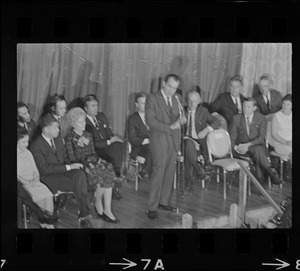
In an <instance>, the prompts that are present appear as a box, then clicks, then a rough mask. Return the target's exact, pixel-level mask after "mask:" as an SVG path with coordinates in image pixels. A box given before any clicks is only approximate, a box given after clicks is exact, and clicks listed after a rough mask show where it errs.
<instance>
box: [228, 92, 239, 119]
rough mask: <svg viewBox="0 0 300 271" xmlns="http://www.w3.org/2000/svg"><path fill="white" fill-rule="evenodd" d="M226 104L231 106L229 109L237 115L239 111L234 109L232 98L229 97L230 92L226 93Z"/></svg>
mask: <svg viewBox="0 0 300 271" xmlns="http://www.w3.org/2000/svg"><path fill="white" fill-rule="evenodd" d="M227 93H228V94H227V104H230V105H231V108H232V109H233V111H234V114H237V113H238V112H239V111H238V109H237V108H236V106H235V104H234V102H233V100H232V98H231V95H230V92H227Z"/></svg>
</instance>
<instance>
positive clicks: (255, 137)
mask: <svg viewBox="0 0 300 271" xmlns="http://www.w3.org/2000/svg"><path fill="white" fill-rule="evenodd" d="M229 133H230V138H231V144H232V148H233V147H234V146H235V145H238V144H240V143H241V144H244V143H248V142H251V143H252V144H253V145H264V144H265V137H266V118H265V116H264V115H262V114H260V113H258V112H254V116H253V119H252V123H251V126H250V130H249V136H248V134H247V126H246V120H245V115H244V114H239V115H235V116H234V117H233V121H232V122H231V123H230V126H229Z"/></svg>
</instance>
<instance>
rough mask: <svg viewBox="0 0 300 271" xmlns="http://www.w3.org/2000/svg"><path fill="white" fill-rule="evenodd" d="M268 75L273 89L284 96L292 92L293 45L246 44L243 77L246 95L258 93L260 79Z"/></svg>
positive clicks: (243, 58)
mask: <svg viewBox="0 0 300 271" xmlns="http://www.w3.org/2000/svg"><path fill="white" fill-rule="evenodd" d="M264 73H268V74H270V75H271V76H272V79H273V88H274V89H276V90H278V91H279V92H280V93H281V95H282V96H284V95H285V94H287V93H291V92H292V44H291V43H244V44H243V52H242V59H241V75H242V76H243V77H244V95H246V96H252V94H255V93H257V91H259V89H258V85H257V84H258V80H259V77H260V76H261V75H262V74H264Z"/></svg>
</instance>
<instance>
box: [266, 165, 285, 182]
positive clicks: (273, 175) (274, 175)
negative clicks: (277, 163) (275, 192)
mask: <svg viewBox="0 0 300 271" xmlns="http://www.w3.org/2000/svg"><path fill="white" fill-rule="evenodd" d="M267 171H268V174H269V176H270V177H271V182H272V184H273V185H279V184H282V180H280V177H279V174H278V173H277V171H276V169H275V168H272V167H270V168H268V169H267Z"/></svg>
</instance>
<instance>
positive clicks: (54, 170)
mask: <svg viewBox="0 0 300 271" xmlns="http://www.w3.org/2000/svg"><path fill="white" fill-rule="evenodd" d="M54 144H55V148H56V152H55V151H54V150H53V149H52V148H51V147H50V145H49V144H48V142H47V141H46V140H45V139H44V138H43V137H42V136H41V135H40V136H39V137H38V138H37V139H36V140H35V141H34V142H33V143H32V145H31V147H30V151H31V152H32V154H33V156H34V160H35V163H36V165H37V168H38V170H39V173H40V176H41V180H42V181H44V180H45V179H48V178H47V177H48V176H49V175H50V176H51V175H52V174H60V173H66V172H67V168H66V165H65V164H68V163H69V160H68V158H67V153H66V149H65V145H64V144H63V141H62V139H61V137H60V136H58V137H57V138H54ZM53 178H55V175H54V176H53ZM45 183H46V184H47V185H49V183H50V182H49V183H48V182H47V181H46V182H45ZM55 183H56V182H55ZM51 184H53V182H51ZM51 184H50V188H51V190H52V192H53V193H56V191H57V190H58V189H59V188H60V189H61V187H56V185H55V184H54V186H52V185H51Z"/></svg>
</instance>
